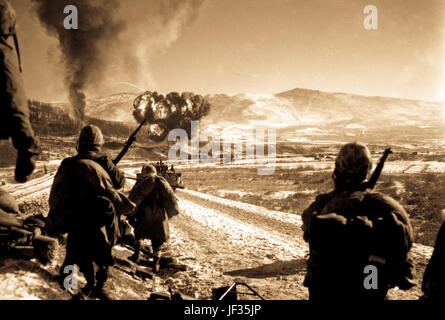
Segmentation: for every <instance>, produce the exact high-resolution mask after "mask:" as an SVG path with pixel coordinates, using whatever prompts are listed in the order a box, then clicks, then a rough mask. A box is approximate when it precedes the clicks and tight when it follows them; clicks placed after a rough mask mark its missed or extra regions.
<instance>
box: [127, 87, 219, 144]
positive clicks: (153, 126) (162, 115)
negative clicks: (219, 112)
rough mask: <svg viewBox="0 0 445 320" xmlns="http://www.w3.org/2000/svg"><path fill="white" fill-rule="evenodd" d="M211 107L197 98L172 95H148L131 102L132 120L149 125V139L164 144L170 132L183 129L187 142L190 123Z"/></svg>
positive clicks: (186, 95) (207, 111)
mask: <svg viewBox="0 0 445 320" xmlns="http://www.w3.org/2000/svg"><path fill="white" fill-rule="evenodd" d="M209 111H210V104H209V103H208V101H207V100H205V99H204V98H203V97H202V96H200V95H195V94H193V93H191V92H184V93H182V94H181V95H180V94H179V93H177V92H171V93H169V94H167V95H166V96H165V97H164V96H163V95H162V94H158V93H157V92H150V91H147V92H145V93H144V94H142V95H140V96H138V97H137V98H136V99H135V101H134V111H133V116H134V117H135V119H136V121H138V122H139V123H140V122H142V121H143V120H144V119H145V120H147V123H148V135H149V137H150V139H152V140H153V141H156V142H161V141H163V140H164V139H165V138H166V137H167V136H168V133H169V132H170V131H171V130H173V129H176V128H178V129H184V130H185V131H186V132H187V134H188V136H189V138H190V136H191V123H192V121H197V120H199V119H201V118H202V117H204V116H205V115H207V114H208V113H209Z"/></svg>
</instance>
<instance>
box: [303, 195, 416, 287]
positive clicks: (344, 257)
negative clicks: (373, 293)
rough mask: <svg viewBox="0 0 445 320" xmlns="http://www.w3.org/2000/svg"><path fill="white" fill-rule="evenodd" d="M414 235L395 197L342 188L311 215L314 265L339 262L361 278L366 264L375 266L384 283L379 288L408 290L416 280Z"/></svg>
mask: <svg viewBox="0 0 445 320" xmlns="http://www.w3.org/2000/svg"><path fill="white" fill-rule="evenodd" d="M410 233H412V230H411V226H410V224H409V221H408V218H407V215H406V212H405V211H404V209H403V208H402V207H401V206H400V205H399V204H398V203H396V202H395V201H394V200H393V199H392V198H390V197H387V196H385V195H382V194H379V193H374V192H371V191H344V192H341V193H338V194H336V195H334V196H333V197H332V198H331V199H330V200H329V201H327V202H326V204H325V205H324V207H323V209H322V210H321V211H320V213H319V214H317V215H315V216H313V218H312V221H311V229H310V232H309V237H310V241H309V242H310V245H311V251H312V252H314V255H315V256H318V258H316V259H314V260H313V261H316V264H318V263H319V264H325V265H330V267H331V269H333V268H334V269H335V267H336V266H339V270H340V272H341V271H342V270H344V269H348V268H350V270H357V271H354V272H356V273H355V274H356V276H357V279H363V277H364V275H363V270H364V269H363V268H364V267H365V266H367V265H373V266H375V267H376V268H377V269H378V274H379V282H380V280H381V281H382V283H383V284H382V285H380V283H379V286H384V287H386V286H388V287H393V286H395V285H398V286H399V287H400V288H401V289H404V290H406V289H407V288H409V287H412V284H413V281H412V279H413V265H412V263H411V261H410V260H409V256H408V251H409V249H410V247H411V243H412V234H411V235H410ZM317 267H318V266H316V268H317ZM348 272H350V271H346V274H347V273H348ZM345 281H347V280H345ZM382 289H384V288H382Z"/></svg>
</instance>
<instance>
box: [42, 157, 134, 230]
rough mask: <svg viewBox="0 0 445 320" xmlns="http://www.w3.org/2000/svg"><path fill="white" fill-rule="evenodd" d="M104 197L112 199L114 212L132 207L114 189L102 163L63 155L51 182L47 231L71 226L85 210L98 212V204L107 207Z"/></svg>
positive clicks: (120, 211) (67, 228) (118, 212)
mask: <svg viewBox="0 0 445 320" xmlns="http://www.w3.org/2000/svg"><path fill="white" fill-rule="evenodd" d="M105 200H108V201H110V202H111V205H112V207H113V208H114V210H115V211H116V214H117V216H120V215H121V214H122V213H124V212H126V211H128V210H131V209H132V208H134V204H133V203H132V202H131V201H130V200H128V199H127V198H126V197H125V196H124V195H123V194H122V193H121V192H119V191H117V190H116V189H114V187H113V183H112V181H111V178H110V176H109V175H108V173H107V172H106V171H105V169H104V168H102V166H101V165H99V164H98V163H96V162H95V161H93V160H88V159H74V158H69V159H65V160H64V161H63V162H62V164H61V165H60V167H59V170H58V171H57V174H56V176H55V177H54V182H53V185H52V186H51V191H50V195H49V207H50V212H49V214H48V219H47V222H46V228H47V232H48V234H52V235H58V234H63V233H66V232H68V231H69V229H70V227H71V226H73V225H79V224H82V223H83V222H84V221H78V220H79V218H81V213H83V212H85V211H94V212H93V214H96V213H97V214H100V211H101V210H100V207H101V206H103V207H104V208H103V209H104V211H109V209H108V208H107V207H109V204H107V203H106V201H105ZM95 218H96V217H91V219H93V220H95ZM97 218H98V219H101V218H104V219H107V220H108V218H106V217H97ZM107 222H109V221H107Z"/></svg>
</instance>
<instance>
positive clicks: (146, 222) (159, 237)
mask: <svg viewBox="0 0 445 320" xmlns="http://www.w3.org/2000/svg"><path fill="white" fill-rule="evenodd" d="M141 175H142V179H141V180H140V181H138V182H136V184H135V185H134V187H133V189H132V190H131V191H130V195H129V199H130V200H131V201H133V202H134V203H135V204H136V209H135V213H134V214H133V215H134V223H133V226H134V228H135V232H134V233H135V246H134V247H135V251H134V254H133V255H132V256H131V257H130V259H131V260H133V261H136V262H137V261H138V259H139V253H140V250H141V246H142V243H141V242H142V240H143V239H150V240H151V246H152V249H153V272H159V268H160V259H161V251H162V249H163V247H165V243H166V242H167V241H168V240H169V238H170V229H169V222H168V221H169V219H171V218H172V217H173V216H175V215H177V214H178V213H179V209H178V202H177V199H176V196H175V195H174V192H173V190H172V188H171V187H170V185H169V183H168V182H167V181H166V180H165V179H164V178H163V177H160V176H158V175H157V171H156V168H155V167H154V166H153V165H147V166H144V167H143V168H142V172H141Z"/></svg>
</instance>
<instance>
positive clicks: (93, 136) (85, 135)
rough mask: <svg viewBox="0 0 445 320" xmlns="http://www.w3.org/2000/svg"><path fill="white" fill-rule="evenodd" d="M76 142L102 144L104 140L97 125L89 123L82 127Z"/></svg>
mask: <svg viewBox="0 0 445 320" xmlns="http://www.w3.org/2000/svg"><path fill="white" fill-rule="evenodd" d="M77 143H79V144H83V145H93V146H102V145H103V144H104V143H105V141H104V136H103V135H102V131H100V129H99V128H98V127H97V126H95V125H92V124H90V125H87V126H85V127H84V128H83V129H82V131H81V132H80V135H79V140H78V141H77Z"/></svg>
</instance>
